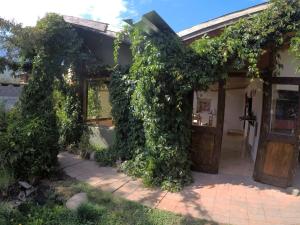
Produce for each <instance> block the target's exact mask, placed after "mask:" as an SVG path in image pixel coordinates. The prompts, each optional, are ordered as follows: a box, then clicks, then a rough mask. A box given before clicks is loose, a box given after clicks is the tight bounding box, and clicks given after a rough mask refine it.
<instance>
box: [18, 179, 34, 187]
mask: <svg viewBox="0 0 300 225" xmlns="http://www.w3.org/2000/svg"><path fill="white" fill-rule="evenodd" d="M19 185H20V186H21V187H23V188H25V189H30V188H32V186H31V185H30V184H28V183H27V182H26V181H19Z"/></svg>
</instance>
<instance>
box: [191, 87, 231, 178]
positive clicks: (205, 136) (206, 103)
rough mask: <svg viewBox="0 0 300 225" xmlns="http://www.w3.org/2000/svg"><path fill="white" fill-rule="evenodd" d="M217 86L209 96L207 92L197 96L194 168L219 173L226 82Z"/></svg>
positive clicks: (194, 127) (192, 153)
mask: <svg viewBox="0 0 300 225" xmlns="http://www.w3.org/2000/svg"><path fill="white" fill-rule="evenodd" d="M216 87H217V88H216V89H215V90H213V91H211V94H210V95H209V97H207V96H205V94H206V93H204V96H202V97H201V96H199V97H197V100H196V101H197V110H196V114H194V115H193V126H192V146H191V160H192V170H195V171H200V172H205V173H218V169H219V160H220V153H221V146H222V135H223V122H224V109H225V88H224V82H223V81H220V82H219V83H218V85H216ZM194 102H195V99H194ZM213 105H214V106H213ZM205 117H206V119H205Z"/></svg>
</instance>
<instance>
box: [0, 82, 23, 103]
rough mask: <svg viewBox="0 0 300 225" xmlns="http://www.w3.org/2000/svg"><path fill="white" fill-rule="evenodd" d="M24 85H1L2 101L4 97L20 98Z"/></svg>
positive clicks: (0, 97)
mask: <svg viewBox="0 0 300 225" xmlns="http://www.w3.org/2000/svg"><path fill="white" fill-rule="evenodd" d="M22 89H23V85H12V84H5V85H3V84H2V85H0V99H2V98H3V97H10V98H18V97H19V96H20V95H21V92H22Z"/></svg>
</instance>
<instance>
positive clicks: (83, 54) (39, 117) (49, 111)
mask: <svg viewBox="0 0 300 225" xmlns="http://www.w3.org/2000/svg"><path fill="white" fill-rule="evenodd" d="M3 24H4V25H6V24H9V25H11V26H12V28H8V27H6V26H4V25H3V26H2V28H4V29H2V30H4V32H3V33H1V40H2V43H1V44H2V45H3V47H4V48H5V51H6V53H7V56H6V57H5V60H6V61H7V62H12V63H11V64H9V63H6V65H5V66H10V65H18V69H19V70H21V71H23V72H24V71H26V72H28V73H29V74H30V79H29V83H28V85H26V86H25V87H24V90H23V92H22V95H21V97H20V103H19V104H18V106H17V107H16V109H14V110H13V113H11V116H10V117H11V119H10V121H9V123H8V127H7V130H6V132H4V133H3V134H1V137H0V139H1V140H3V146H4V147H3V148H1V151H0V159H1V164H5V165H4V166H5V167H9V168H11V169H12V170H13V172H14V174H15V176H17V177H23V178H28V177H32V176H38V177H43V176H45V175H48V174H49V173H50V172H52V171H53V170H55V169H56V164H57V154H58V151H59V149H60V148H61V147H65V146H66V145H69V144H77V143H78V142H79V141H80V137H81V135H82V133H83V131H84V130H85V126H84V124H83V120H82V110H81V99H80V96H79V78H80V75H81V74H82V73H85V74H86V73H89V74H95V73H97V71H98V70H99V68H100V67H101V68H102V67H103V66H101V61H100V60H99V59H98V58H97V57H95V55H94V54H93V53H92V52H91V51H90V50H89V49H88V48H87V47H86V46H85V45H84V42H83V40H82V39H81V38H80V37H79V35H78V33H77V31H76V29H75V28H73V27H72V26H71V25H70V24H68V23H66V22H65V21H64V20H63V18H62V17H61V16H59V15H56V14H48V15H46V16H45V17H44V18H42V19H40V20H39V21H38V22H37V25H36V26H35V27H25V28H22V27H21V26H14V24H10V23H4V22H3ZM7 31H9V32H7ZM12 69H13V68H12Z"/></svg>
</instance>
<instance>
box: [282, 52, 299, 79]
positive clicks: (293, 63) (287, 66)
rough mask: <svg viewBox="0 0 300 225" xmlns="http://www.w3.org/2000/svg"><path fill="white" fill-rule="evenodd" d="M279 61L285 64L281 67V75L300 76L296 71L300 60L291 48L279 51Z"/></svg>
mask: <svg viewBox="0 0 300 225" xmlns="http://www.w3.org/2000/svg"><path fill="white" fill-rule="evenodd" d="M279 55H280V60H279V62H280V63H281V64H282V65H283V68H282V69H280V76H281V77H300V73H297V72H296V69H297V67H298V66H300V60H297V59H296V58H295V57H294V55H293V54H292V53H291V52H289V50H283V51H280V52H279Z"/></svg>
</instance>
